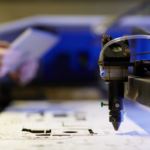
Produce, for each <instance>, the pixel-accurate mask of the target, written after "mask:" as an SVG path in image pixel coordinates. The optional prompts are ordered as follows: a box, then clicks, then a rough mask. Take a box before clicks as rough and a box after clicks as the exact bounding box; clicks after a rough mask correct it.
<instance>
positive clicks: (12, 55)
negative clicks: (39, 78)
mask: <svg viewBox="0 0 150 150" xmlns="http://www.w3.org/2000/svg"><path fill="white" fill-rule="evenodd" d="M21 55H22V54H21V50H20V51H13V50H11V49H10V44H9V43H8V42H7V41H0V77H1V78H3V77H4V76H5V70H6V69H7V68H13V66H14V64H15V63H16V62H17V60H18V58H19V57H21ZM37 70H38V62H37V61H36V60H34V59H33V58H28V59H27V60H26V61H25V62H24V63H22V64H21V65H20V66H19V68H18V69H17V70H16V71H13V72H10V73H8V76H9V77H10V78H11V79H12V80H13V81H15V82H16V83H17V84H19V85H26V84H28V83H29V82H30V81H31V80H32V79H33V78H34V77H35V76H36V72H37Z"/></svg>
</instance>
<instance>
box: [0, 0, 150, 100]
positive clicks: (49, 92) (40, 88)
mask: <svg viewBox="0 0 150 150" xmlns="http://www.w3.org/2000/svg"><path fill="white" fill-rule="evenodd" d="M140 1H141V0H0V24H2V23H6V22H11V21H15V20H18V19H23V18H26V17H32V16H39V15H58V16H61V15H78V16H80V15H87V16H91V15H107V16H112V17H113V16H115V15H118V14H122V13H124V12H126V11H127V10H129V9H131V8H132V7H134V6H136V5H137V4H139V2H140ZM143 14H144V15H148V14H149V8H147V9H145V10H144V11H142V12H139V13H137V15H143ZM85 37H86V38H87V37H88V38H91V35H86V36H84V35H83V38H85ZM77 38H78V36H77ZM85 44H86V43H85ZM70 46H72V47H73V46H74V45H73V44H72V45H70ZM100 47H101V46H100V45H99V46H97V47H96V48H95V47H94V48H95V49H96V55H97V57H96V60H94V61H93V62H94V64H95V66H96V67H95V70H94V73H93V72H92V71H93V70H92V71H91V75H90V74H89V72H90V71H89V70H86V67H88V65H87V64H86V61H87V59H88V57H89V56H88V55H86V54H85V53H80V56H81V59H80V60H79V62H80V65H81V66H82V67H81V68H80V67H79V69H77V71H78V74H79V75H78V76H76V75H73V74H72V73H71V74H70V72H68V70H67V69H66V68H65V69H66V72H65V70H63V69H62V70H60V71H62V72H63V77H64V79H62V80H63V82H62V81H59V76H56V77H57V78H58V79H53V78H52V79H51V75H52V72H51V69H50V68H48V66H46V67H45V70H46V72H44V75H43V76H42V77H43V78H44V80H43V79H41V78H42V77H41V78H38V77H36V79H35V80H34V81H33V82H32V83H30V84H29V85H27V86H25V87H19V86H15V87H13V88H12V87H11V86H10V85H9V84H10V83H7V84H6V83H3V85H2V86H1V93H3V94H2V97H3V98H4V99H39V100H41V99H57V100H59V99H65V100H66V99H68V100H70V99H99V98H101V97H103V96H104V95H105V94H104V93H105V90H106V89H107V88H106V85H105V83H104V81H102V80H101V79H100V76H99V68H98V65H97V61H98V57H99V52H100V49H101V48H100ZM68 51H69V49H68ZM70 51H71V50H70ZM81 52H82V49H81ZM90 53H91V52H90ZM49 55H50V54H49ZM46 59H48V58H47V57H46V56H45V57H44V58H43V61H45V60H46ZM59 59H63V60H66V61H65V62H64V66H67V65H68V63H69V61H68V59H69V58H68V56H66V55H63V56H62V55H61V56H59ZM77 59H78V57H77ZM45 62H47V61H45ZM45 62H44V63H45ZM56 63H57V64H56ZM59 63H60V62H59V61H58V62H55V63H54V65H56V67H55V68H57V67H58V69H59V67H60V64H59ZM77 67H78V66H77ZM83 70H85V72H84V71H83ZM88 71H89V72H88ZM56 73H57V71H56ZM39 74H40V75H41V72H38V76H40V75H39ZM59 74H61V72H59ZM80 75H81V76H80ZM53 76H55V74H54V75H53ZM70 76H72V78H71V77H70ZM76 77H77V78H76ZM56 81H58V82H56ZM67 82H69V83H73V84H68V83H67ZM88 82H90V84H88ZM55 83H56V84H55ZM58 83H59V84H58ZM81 83H82V84H81ZM91 83H92V84H91ZM8 87H11V88H8ZM102 87H103V88H102ZM8 93H9V94H8ZM6 95H7V96H6Z"/></svg>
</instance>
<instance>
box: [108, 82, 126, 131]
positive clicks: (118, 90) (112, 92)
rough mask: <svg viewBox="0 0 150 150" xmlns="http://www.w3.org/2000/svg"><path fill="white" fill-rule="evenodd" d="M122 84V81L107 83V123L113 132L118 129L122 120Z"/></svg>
mask: <svg viewBox="0 0 150 150" xmlns="http://www.w3.org/2000/svg"><path fill="white" fill-rule="evenodd" d="M123 102H124V83H123V82H122V81H111V82H110V83H109V110H110V112H109V115H110V116H109V121H110V122H112V124H113V127H114V129H115V130H118V129H119V126H120V124H121V122H123V120H124V116H123V109H124V103H123Z"/></svg>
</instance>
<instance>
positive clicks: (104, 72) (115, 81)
mask: <svg viewBox="0 0 150 150" xmlns="http://www.w3.org/2000/svg"><path fill="white" fill-rule="evenodd" d="M111 40H112V37H111V36H110V37H108V36H107V35H106V34H104V35H103V39H102V45H103V46H105V44H107V43H108V42H109V41H111ZM129 62H130V50H129V43H128V40H124V41H119V42H116V43H115V44H112V45H110V46H108V47H107V48H106V49H105V51H104V54H103V59H102V60H100V61H99V62H98V64H99V66H100V68H101V70H100V76H101V77H102V79H103V80H104V81H105V82H106V83H108V87H109V104H108V105H109V110H110V112H109V121H110V122H112V124H113V127H114V129H115V130H118V129H119V126H120V124H121V122H123V120H124V111H123V110H124V102H123V101H124V82H127V81H128V63H129Z"/></svg>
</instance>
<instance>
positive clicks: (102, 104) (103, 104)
mask: <svg viewBox="0 0 150 150" xmlns="http://www.w3.org/2000/svg"><path fill="white" fill-rule="evenodd" d="M108 105H109V104H105V103H103V102H101V107H103V106H108Z"/></svg>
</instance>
